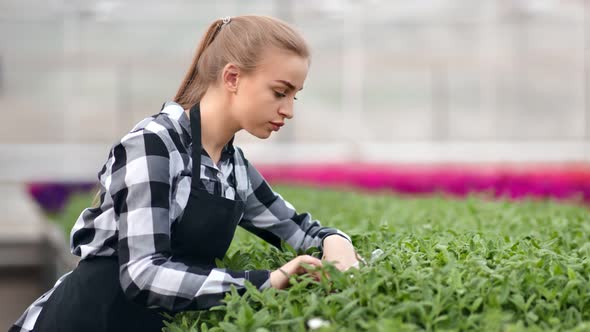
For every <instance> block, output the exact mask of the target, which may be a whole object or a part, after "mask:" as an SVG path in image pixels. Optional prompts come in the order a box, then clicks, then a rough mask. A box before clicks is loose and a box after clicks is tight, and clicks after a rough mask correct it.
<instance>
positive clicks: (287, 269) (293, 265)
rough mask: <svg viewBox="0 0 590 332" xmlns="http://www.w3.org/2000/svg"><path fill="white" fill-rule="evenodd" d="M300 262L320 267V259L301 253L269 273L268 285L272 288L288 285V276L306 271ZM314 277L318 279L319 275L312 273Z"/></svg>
mask: <svg viewBox="0 0 590 332" xmlns="http://www.w3.org/2000/svg"><path fill="white" fill-rule="evenodd" d="M301 263H304V264H308V265H312V266H315V267H321V266H322V261H321V260H319V259H317V258H315V257H313V256H309V255H302V256H297V257H295V258H293V259H292V260H291V261H290V262H288V263H287V264H285V265H283V266H281V267H280V268H279V269H278V270H275V271H272V272H271V273H270V285H271V287H273V288H277V289H285V288H287V287H289V276H291V275H294V274H297V275H300V274H304V273H307V272H308V271H307V270H306V269H305V268H304V267H303V266H301ZM314 277H315V278H316V279H319V275H318V274H317V272H316V273H314Z"/></svg>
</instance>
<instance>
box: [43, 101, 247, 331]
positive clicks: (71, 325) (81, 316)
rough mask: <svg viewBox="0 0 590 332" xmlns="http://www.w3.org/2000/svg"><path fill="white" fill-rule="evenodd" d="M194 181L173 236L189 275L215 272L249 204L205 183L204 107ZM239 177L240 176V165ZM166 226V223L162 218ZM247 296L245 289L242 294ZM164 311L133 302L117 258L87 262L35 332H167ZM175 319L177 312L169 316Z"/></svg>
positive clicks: (197, 125)
mask: <svg viewBox="0 0 590 332" xmlns="http://www.w3.org/2000/svg"><path fill="white" fill-rule="evenodd" d="M190 122H191V136H192V162H193V164H192V181H191V192H190V196H189V199H188V202H187V205H186V208H185V209H184V212H183V216H182V218H181V220H180V221H179V222H177V223H175V224H174V226H173V228H172V232H171V247H172V257H171V260H172V261H178V262H183V263H185V264H186V265H188V266H189V271H191V269H193V268H194V269H195V271H203V268H207V269H210V268H214V267H215V258H218V259H222V258H223V257H224V256H225V253H226V252H227V249H228V248H229V245H230V244H231V241H232V239H233V237H234V233H235V230H236V226H237V224H238V222H239V220H240V218H241V216H242V213H243V211H244V208H245V203H244V202H243V201H242V200H240V197H239V195H238V191H237V183H236V197H235V200H231V199H227V198H225V197H220V196H214V195H211V194H209V192H207V190H206V189H205V188H204V187H203V185H202V183H201V181H200V174H201V117H200V110H199V105H198V104H196V105H195V106H193V108H191V111H190ZM233 165H234V178H235V179H236V181H237V176H235V162H234V163H233ZM162 222H165V221H164V220H162ZM241 291H242V292H241V293H243V291H244V290H241ZM222 298H223V295H219V294H218V295H209V296H208V297H207V296H206V297H203V298H202V299H201V298H200V299H199V301H198V302H196V301H194V300H193V301H191V302H190V303H187V306H186V307H184V308H183V309H182V310H195V309H207V308H210V307H212V306H215V305H219V304H221V302H220V300H221V299H222ZM162 312H166V311H164V310H162V309H148V308H147V307H144V306H141V305H138V304H135V303H133V302H131V301H129V300H128V299H127V298H126V297H125V295H124V293H123V290H122V289H121V286H120V283H119V264H118V261H117V257H116V256H112V257H92V258H87V259H84V260H82V261H80V263H79V264H78V266H77V267H76V268H75V269H74V271H73V272H72V273H71V274H70V275H68V276H67V277H66V278H65V279H64V281H63V282H62V283H61V284H60V285H59V286H58V287H57V288H56V289H55V290H54V292H53V293H52V294H51V296H50V297H49V299H48V301H47V302H46V303H45V305H44V307H43V309H42V311H41V313H40V315H39V317H38V318H37V321H36V324H35V327H34V331H38V332H45V331H48V332H49V331H50V332H56V331H72V332H74V331H76V332H78V331H85V332H88V331H97V332H98V331H125V332H132V331H161V329H162V328H163V327H164V323H163V320H164V319H165V318H164V317H163V316H162V315H161V313H162ZM168 313H169V314H171V315H173V314H174V313H171V312H168Z"/></svg>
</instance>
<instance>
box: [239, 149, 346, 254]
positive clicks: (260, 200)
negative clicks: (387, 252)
mask: <svg viewBox="0 0 590 332" xmlns="http://www.w3.org/2000/svg"><path fill="white" fill-rule="evenodd" d="M240 152H241V150H240ZM242 157H243V154H242ZM243 159H244V163H245V164H246V167H247V169H248V178H249V180H250V185H249V187H248V192H247V195H246V198H247V200H246V211H245V212H244V216H243V217H242V220H241V221H240V226H242V227H243V228H245V229H246V230H248V231H250V232H251V233H254V234H256V235H258V236H259V237H260V238H262V239H264V240H265V241H267V242H268V243H270V244H272V245H274V246H276V247H278V248H280V243H281V240H283V241H285V242H287V243H288V244H289V245H290V246H291V247H293V248H294V249H295V250H296V251H298V252H305V251H306V250H307V249H309V248H312V247H315V248H318V249H319V250H320V251H322V252H323V241H324V239H325V238H326V237H328V236H330V235H339V236H342V237H344V238H345V239H347V240H348V241H350V243H351V244H352V240H351V239H350V237H349V236H348V235H347V234H346V233H344V232H342V231H340V230H339V229H336V228H331V227H324V226H322V225H321V224H320V222H319V221H318V220H315V219H313V218H312V216H311V214H310V213H308V212H303V213H297V211H296V210H295V208H294V207H293V205H291V204H290V203H289V202H288V201H287V200H285V199H284V198H283V197H282V196H281V195H280V194H279V193H277V192H275V191H273V190H272V188H271V187H270V185H269V184H268V182H267V181H266V180H265V179H264V177H263V176H262V174H260V172H259V171H258V170H257V169H256V168H255V167H254V165H252V164H251V163H249V162H248V160H247V159H246V158H243Z"/></svg>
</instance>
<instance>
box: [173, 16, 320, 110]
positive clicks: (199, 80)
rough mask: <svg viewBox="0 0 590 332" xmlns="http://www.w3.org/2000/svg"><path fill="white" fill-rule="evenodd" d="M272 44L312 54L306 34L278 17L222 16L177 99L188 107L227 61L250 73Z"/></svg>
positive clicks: (209, 32)
mask: <svg viewBox="0 0 590 332" xmlns="http://www.w3.org/2000/svg"><path fill="white" fill-rule="evenodd" d="M269 46H272V47H276V48H278V49H281V50H286V51H290V52H293V53H295V54H296V55H299V56H301V57H304V58H309V57H310V54H309V47H308V45H307V43H306V42H305V40H304V39H303V37H302V36H301V35H300V34H299V33H298V32H296V31H295V30H294V29H293V28H292V27H290V26H289V25H288V24H287V23H285V22H283V21H281V20H279V19H276V18H272V17H268V16H257V15H245V16H237V17H232V18H231V20H230V22H228V23H225V24H224V23H223V20H222V19H219V20H216V21H214V22H213V23H211V25H210V26H209V28H208V29H207V32H206V33H205V35H204V36H203V38H202V39H201V42H200V43H199V47H198V48H197V52H196V54H195V56H194V58H193V61H192V64H191V66H190V68H189V70H188V71H187V73H186V75H185V77H184V80H183V81H182V84H181V85H180V87H179V89H178V92H177V93H176V96H175V97H174V101H175V102H177V103H178V104H180V105H181V106H182V107H183V108H184V109H189V108H190V107H192V106H193V105H194V104H195V103H196V102H197V101H199V100H200V99H201V97H202V96H203V95H204V94H205V91H207V88H208V87H209V86H210V85H211V84H214V83H216V82H217V80H218V79H219V78H220V77H221V71H222V70H223V67H224V66H225V65H226V64H228V63H233V64H235V65H236V66H237V67H238V68H240V70H242V71H243V72H244V73H251V72H252V71H254V70H255V69H256V67H257V65H258V64H259V63H260V62H261V57H262V53H263V51H264V50H265V48H267V47H269Z"/></svg>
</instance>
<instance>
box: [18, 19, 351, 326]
mask: <svg viewBox="0 0 590 332" xmlns="http://www.w3.org/2000/svg"><path fill="white" fill-rule="evenodd" d="M308 67H309V50H308V47H307V45H306V43H305V41H304V40H303V39H302V37H301V36H300V35H299V34H298V33H296V32H295V31H294V30H293V29H292V28H291V27H289V26H288V25H287V24H286V23H284V22H282V21H279V20H277V19H274V18H270V17H263V16H240V17H234V18H231V19H230V18H224V19H223V20H217V21H215V22H213V23H212V24H211V26H210V27H209V29H208V30H207V32H206V34H205V36H204V37H203V39H202V40H201V43H200V45H199V48H198V50H197V53H196V55H195V58H194V60H193V63H192V65H191V67H190V68H189V70H188V72H187V74H186V77H185V78H184V81H183V82H182V84H181V86H180V89H179V90H178V92H177V94H176V97H175V98H174V101H169V102H166V103H165V104H164V105H163V107H162V109H161V111H160V113H158V114H156V115H154V116H152V117H149V118H146V119H144V120H143V121H141V122H140V123H138V124H137V125H136V126H135V127H134V128H133V129H132V130H131V131H130V132H129V133H128V134H127V135H125V136H124V137H123V138H122V139H121V140H120V141H119V142H118V143H117V144H115V145H114V146H113V147H112V149H111V151H110V154H109V157H108V160H107V161H106V163H105V165H104V166H103V168H102V170H101V171H100V172H99V174H98V175H99V180H100V192H99V197H100V204H99V205H98V206H97V207H92V208H87V209H85V210H84V211H83V212H82V214H81V215H80V217H79V219H78V220H77V222H76V224H75V225H74V227H73V229H72V232H71V249H72V253H73V254H75V255H79V256H80V257H81V261H80V263H79V265H78V266H77V267H76V268H75V269H74V270H73V271H71V272H69V273H68V274H66V275H64V276H63V277H61V278H60V279H59V280H58V282H57V283H56V285H55V286H54V288H53V289H51V290H50V291H48V292H47V293H45V294H44V295H43V296H41V297H40V298H39V299H38V300H36V301H35V302H34V303H33V304H32V305H31V306H30V307H29V308H28V309H27V311H26V312H25V313H24V314H23V315H22V317H21V318H20V319H19V320H18V321H17V322H16V324H15V325H14V326H13V327H12V328H11V330H10V331H31V330H34V331H51V332H54V331H119V330H120V331H127V332H129V331H139V330H141V331H160V330H161V328H162V327H163V322H162V321H163V317H162V316H161V315H160V314H159V313H160V312H169V313H175V312H178V311H182V310H195V309H207V308H210V307H212V306H214V305H218V304H220V303H221V302H220V301H221V299H223V297H224V296H225V293H226V292H228V291H229V290H230V286H231V285H234V286H236V287H237V288H238V289H240V292H242V293H243V292H244V291H245V288H244V285H245V282H246V281H249V282H251V283H252V284H253V285H255V286H256V287H258V288H259V289H264V288H268V287H275V288H279V289H282V288H286V287H288V286H289V275H293V274H303V273H307V271H306V270H305V269H304V267H303V266H302V265H301V264H302V263H306V264H309V265H312V266H321V265H322V262H321V261H320V260H319V259H317V258H314V257H311V256H307V255H302V256H298V257H296V258H295V259H293V260H292V261H290V262H288V263H287V264H285V265H284V266H282V267H281V268H280V269H278V270H276V271H272V272H271V271H268V270H246V271H230V270H227V269H219V268H216V267H215V264H214V262H215V258H222V257H223V256H224V255H225V253H226V251H227V249H228V247H229V245H230V243H231V240H232V238H233V235H234V231H235V229H236V226H238V225H239V226H241V227H243V228H245V229H247V230H248V231H250V232H252V233H254V234H256V235H258V236H260V237H261V238H262V239H264V240H266V241H267V242H269V243H271V244H273V245H275V246H279V244H280V241H281V239H282V240H284V241H286V242H287V243H289V244H290V245H291V246H292V247H293V248H295V249H296V250H299V251H302V250H306V249H308V248H310V247H317V248H319V249H320V250H321V251H322V253H323V258H324V259H325V260H328V261H332V262H336V266H337V267H338V268H339V269H341V270H345V269H347V268H349V267H351V266H355V265H356V264H358V261H357V258H359V257H358V256H357V255H356V253H355V250H354V247H353V245H352V242H351V241H350V238H349V237H348V236H347V235H346V234H344V233H343V232H341V231H339V230H337V229H334V228H328V227H322V226H321V225H320V223H319V222H318V221H317V220H313V219H312V218H311V215H310V214H308V213H301V214H299V213H297V212H296V211H295V210H294V208H293V206H291V205H290V204H289V203H288V202H287V201H285V200H284V199H283V198H282V197H281V196H280V195H279V194H278V193H275V192H274V191H273V190H272V189H271V187H270V186H269V185H268V183H267V182H266V181H265V180H264V179H263V177H262V176H261V175H260V173H259V172H258V171H257V170H256V168H255V167H254V166H253V165H252V164H250V163H249V162H248V160H247V159H246V158H245V157H244V154H243V152H242V150H241V149H240V148H238V147H236V146H234V145H233V140H234V135H235V133H236V132H238V131H240V130H242V129H244V130H246V131H248V132H249V133H250V134H252V135H254V136H256V137H258V138H268V137H269V136H270V135H271V133H272V132H273V131H278V130H279V129H280V128H281V127H282V126H283V125H284V124H285V120H286V119H291V118H292V117H293V101H294V100H295V99H296V97H295V95H296V94H297V92H298V91H299V90H301V89H302V88H303V83H304V81H305V78H306V76H307V71H308Z"/></svg>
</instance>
